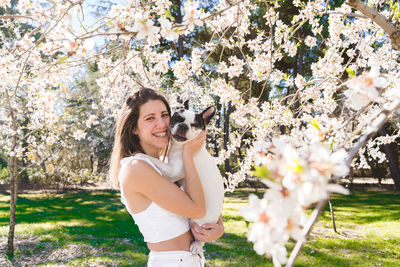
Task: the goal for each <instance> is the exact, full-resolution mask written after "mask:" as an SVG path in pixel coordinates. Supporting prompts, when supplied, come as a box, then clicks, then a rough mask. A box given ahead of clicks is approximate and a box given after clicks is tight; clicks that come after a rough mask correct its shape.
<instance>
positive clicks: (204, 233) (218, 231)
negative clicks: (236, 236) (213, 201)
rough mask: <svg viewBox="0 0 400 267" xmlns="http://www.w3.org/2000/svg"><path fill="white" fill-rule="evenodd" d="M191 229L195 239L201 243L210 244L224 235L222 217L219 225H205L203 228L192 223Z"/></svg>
mask: <svg viewBox="0 0 400 267" xmlns="http://www.w3.org/2000/svg"><path fill="white" fill-rule="evenodd" d="M190 229H191V230H192V234H193V236H194V238H195V239H196V240H199V241H201V242H210V241H212V240H215V239H218V238H220V237H221V236H222V235H223V234H224V224H223V222H222V217H220V219H219V220H218V222H217V223H205V224H203V225H202V226H199V225H198V224H197V223H195V222H192V223H191V225H190Z"/></svg>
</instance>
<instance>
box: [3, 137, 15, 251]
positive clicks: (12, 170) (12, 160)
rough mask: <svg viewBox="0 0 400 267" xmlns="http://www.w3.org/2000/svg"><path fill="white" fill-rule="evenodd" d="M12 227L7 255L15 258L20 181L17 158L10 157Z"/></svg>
mask: <svg viewBox="0 0 400 267" xmlns="http://www.w3.org/2000/svg"><path fill="white" fill-rule="evenodd" d="M16 141H17V137H16V136H14V137H13V150H12V151H15V147H16V143H17V142H16ZM9 167H10V227H9V231H8V241H7V251H6V253H7V255H8V256H9V257H13V256H14V232H15V213H16V207H17V196H18V195H17V192H18V181H17V158H16V157H15V156H12V157H10V160H9Z"/></svg>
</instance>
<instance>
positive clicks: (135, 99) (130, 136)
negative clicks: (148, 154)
mask: <svg viewBox="0 0 400 267" xmlns="http://www.w3.org/2000/svg"><path fill="white" fill-rule="evenodd" d="M150 100H161V101H162V102H163V103H164V104H165V107H166V108H167V111H168V114H169V116H170V117H171V108H170V107H169V104H168V102H167V100H166V99H165V97H164V96H163V95H161V94H160V93H159V92H156V91H155V90H153V89H150V88H145V87H143V88H142V89H140V90H139V91H137V92H135V93H133V94H132V95H130V96H129V97H128V98H127V99H126V101H125V103H124V104H123V106H122V108H121V110H120V111H119V115H118V119H117V122H116V126H115V136H114V146H113V150H112V153H111V158H110V170H109V178H110V179H111V183H112V185H113V186H114V187H115V188H117V189H119V188H120V186H119V181H118V174H119V170H120V168H121V165H120V161H121V160H122V159H123V158H124V157H129V156H132V155H133V154H135V153H136V152H141V153H144V151H143V149H142V147H141V146H140V142H139V137H138V136H137V135H136V134H134V131H135V130H136V128H137V122H138V119H139V109H140V106H141V105H143V104H145V103H147V102H148V101H150Z"/></svg>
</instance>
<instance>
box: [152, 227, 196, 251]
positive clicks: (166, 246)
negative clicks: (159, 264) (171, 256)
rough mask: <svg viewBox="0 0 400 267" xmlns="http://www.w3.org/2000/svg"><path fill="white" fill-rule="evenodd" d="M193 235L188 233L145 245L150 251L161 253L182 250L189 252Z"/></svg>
mask: <svg viewBox="0 0 400 267" xmlns="http://www.w3.org/2000/svg"><path fill="white" fill-rule="evenodd" d="M193 240H194V239H193V235H192V233H191V232H190V231H187V232H186V233H184V234H182V235H180V236H177V237H175V238H172V239H169V240H165V241H161V242H158V243H149V242H148V243H147V247H148V248H149V249H150V250H152V251H157V252H162V251H175V250H184V251H189V249H190V243H192V242H193Z"/></svg>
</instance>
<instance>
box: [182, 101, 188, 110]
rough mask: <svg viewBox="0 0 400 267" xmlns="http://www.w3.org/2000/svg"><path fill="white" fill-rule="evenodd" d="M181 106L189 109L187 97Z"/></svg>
mask: <svg viewBox="0 0 400 267" xmlns="http://www.w3.org/2000/svg"><path fill="white" fill-rule="evenodd" d="M183 106H184V107H185V109H189V99H188V100H186V101H185V102H183Z"/></svg>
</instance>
